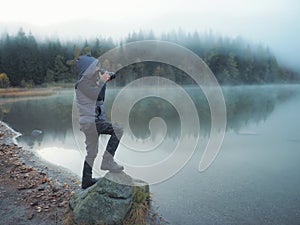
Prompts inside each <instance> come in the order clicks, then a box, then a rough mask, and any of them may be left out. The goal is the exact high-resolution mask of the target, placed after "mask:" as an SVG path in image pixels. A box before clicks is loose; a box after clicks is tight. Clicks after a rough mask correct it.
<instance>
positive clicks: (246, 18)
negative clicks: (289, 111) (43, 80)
mask: <svg viewBox="0 0 300 225" xmlns="http://www.w3.org/2000/svg"><path fill="white" fill-rule="evenodd" d="M299 21H300V1H298V0H151V1H143V0H127V1H124V0H105V1H103V0H89V1H73V2H70V1H65V0H51V1H42V0H26V1H22V0H8V1H5V2H4V0H2V2H1V13H0V32H3V31H5V32H9V33H13V32H17V31H18V30H19V28H20V27H23V29H24V31H25V32H29V31H31V32H32V33H33V34H34V35H44V36H46V37H54V36H55V37H59V38H66V39H77V38H89V37H96V36H100V35H101V36H102V37H112V38H113V39H115V40H116V39H119V38H124V37H126V36H127V35H128V34H129V33H130V32H133V31H136V32H138V31H139V30H146V31H147V30H153V31H154V33H155V34H158V35H159V34H160V33H162V32H168V31H171V30H177V29H179V28H180V29H182V30H184V31H186V32H194V31H198V32H200V33H202V32H208V31H213V32H214V33H216V34H220V35H222V36H226V37H232V38H234V37H237V36H242V37H243V38H244V39H246V40H249V41H252V42H254V43H262V44H264V45H267V46H269V47H270V48H271V50H272V51H273V52H274V53H275V54H276V56H277V58H278V60H279V61H280V62H283V63H285V64H287V65H288V66H291V67H293V68H296V69H299V71H300V57H299V56H298V53H299V52H300V44H299V40H300V22H299Z"/></svg>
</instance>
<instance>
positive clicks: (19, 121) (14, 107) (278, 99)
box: [0, 85, 300, 224]
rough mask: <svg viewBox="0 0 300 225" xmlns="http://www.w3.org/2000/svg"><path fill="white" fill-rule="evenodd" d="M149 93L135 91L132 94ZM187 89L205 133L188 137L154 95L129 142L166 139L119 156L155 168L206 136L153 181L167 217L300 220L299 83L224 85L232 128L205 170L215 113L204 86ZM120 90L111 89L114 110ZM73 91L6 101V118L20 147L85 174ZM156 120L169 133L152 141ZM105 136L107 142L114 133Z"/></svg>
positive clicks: (141, 109)
mask: <svg viewBox="0 0 300 225" xmlns="http://www.w3.org/2000/svg"><path fill="white" fill-rule="evenodd" d="M142 90H143V89H142V88H141V89H135V90H131V91H132V93H131V94H132V96H134V95H138V94H139V93H140V92H141V91H142ZM186 90H187V92H188V93H189V95H190V96H191V98H192V100H193V102H194V103H195V105H196V107H197V112H198V115H199V119H200V124H201V130H200V131H199V132H198V133H195V132H193V130H192V129H191V131H190V132H185V133H184V134H181V133H180V130H181V127H182V124H181V123H180V118H179V117H180V116H179V114H178V112H177V111H176V109H175V107H174V106H173V105H172V104H170V103H169V102H168V101H166V100H162V99H159V98H157V97H148V98H145V99H143V100H141V101H139V102H137V103H136V104H135V105H134V107H133V108H132V109H131V111H130V116H129V124H130V129H131V130H132V133H133V135H127V137H126V140H127V142H130V141H131V142H132V143H138V144H139V146H143V144H144V146H145V149H146V148H147V147H149V146H147V145H149V143H150V142H151V140H152V141H153V142H154V141H156V139H159V138H160V136H161V135H164V140H163V144H161V145H159V146H158V147H156V148H155V149H154V150H155V151H151V152H149V155H147V157H144V156H145V155H144V153H143V154H139V153H135V155H134V157H132V154H133V153H132V150H130V149H129V148H128V147H127V146H126V145H121V146H120V148H119V150H118V153H117V158H118V160H120V161H122V162H123V163H124V164H136V165H148V164H151V163H155V162H156V161H157V160H161V159H162V158H164V157H167V156H168V154H170V152H172V149H174V148H175V147H176V142H177V141H178V139H179V137H180V135H183V136H184V138H186V139H187V140H193V139H195V138H197V137H199V144H198V145H197V148H196V151H195V154H194V155H193V157H192V158H191V160H190V161H189V162H188V163H187V164H186V165H185V166H184V168H183V169H182V170H180V171H179V172H178V173H177V174H176V175H174V176H172V177H171V178H169V179H167V180H166V181H164V182H160V183H158V184H155V185H152V186H151V191H152V193H153V200H154V204H155V206H157V207H159V211H160V212H161V213H162V214H163V216H164V217H165V218H166V219H167V220H168V221H169V222H170V223H171V224H300V176H299V175H300V174H299V173H300V120H299V112H300V95H299V94H300V86H297V85H280V86H279V85H277V86H259V87H256V86H251V87H225V88H223V92H224V96H225V100H226V106H227V109H226V110H227V130H226V134H225V138H224V142H223V144H222V147H221V149H220V153H219V155H218V157H217V158H216V160H215V161H214V162H213V164H212V165H211V166H210V167H209V168H208V170H206V171H204V172H202V173H200V172H199V171H198V165H199V161H200V159H201V155H202V154H203V151H204V148H205V145H206V144H207V142H208V140H209V131H210V111H209V106H208V104H207V102H206V100H205V97H204V96H203V94H202V93H201V91H200V90H198V89H197V88H193V87H189V88H187V89H186ZM153 91H154V92H155V91H157V90H153ZM117 93H118V90H109V89H108V96H107V102H106V104H107V108H108V109H110V108H111V106H112V102H113V100H114V98H115V96H116V94H117ZM166 93H169V94H171V93H172V95H174V92H170V91H166V92H165V94H166ZM73 94H74V93H73V90H66V91H61V92H60V93H58V94H56V95H53V96H51V97H45V98H35V99H24V100H20V101H15V100H13V101H11V100H7V99H2V100H1V102H0V103H1V108H0V109H1V111H0V116H1V120H3V121H4V122H6V123H8V124H9V125H10V126H11V127H12V128H14V129H15V130H16V131H18V132H20V133H22V134H23V135H22V136H21V137H19V138H18V141H19V143H20V144H21V145H23V146H25V147H26V148H27V149H29V150H30V149H31V150H33V151H34V152H36V153H37V154H38V155H39V156H41V157H42V158H43V159H46V160H48V161H50V162H51V163H54V164H57V165H59V166H62V167H65V168H67V169H69V170H71V171H73V172H74V173H75V174H77V175H79V176H80V175H81V169H82V163H83V158H84V154H85V153H84V151H83V150H82V147H83V143H78V139H79V142H80V138H76V139H75V138H74V133H73V128H72V117H71V114H72V103H73ZM175 95H176V93H175ZM130 98H131V95H130V96H128V99H130ZM176 99H179V100H180V96H178V97H176ZM108 113H110V110H108ZM153 117H161V118H162V119H163V120H164V121H165V125H166V127H167V130H166V133H164V132H161V131H157V132H156V134H155V135H153V136H151V138H152V139H150V141H149V135H151V132H150V130H149V121H150V120H151V118H153ZM125 128H126V129H128V128H127V127H125ZM37 130H38V131H41V132H42V133H41V134H40V133H39V132H38V131H37ZM145 138H146V139H147V138H148V139H147V140H146V139H145ZM145 140H146V141H145ZM101 141H102V142H103V143H105V142H106V141H107V138H106V137H102V138H101ZM150 144H151V143H150ZM101 147H102V146H100V148H101ZM184 153H185V152H184V151H183V152H182V153H181V154H184ZM98 161H99V159H98ZM95 166H98V165H97V163H96V165H95ZM127 172H128V171H127ZM129 174H130V173H129Z"/></svg>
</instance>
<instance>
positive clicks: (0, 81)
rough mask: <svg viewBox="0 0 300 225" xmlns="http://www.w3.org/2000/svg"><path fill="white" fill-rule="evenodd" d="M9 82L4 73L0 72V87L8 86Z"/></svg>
mask: <svg viewBox="0 0 300 225" xmlns="http://www.w3.org/2000/svg"><path fill="white" fill-rule="evenodd" d="M9 84H10V81H9V78H8V76H7V74H6V73H0V88H8V87H9Z"/></svg>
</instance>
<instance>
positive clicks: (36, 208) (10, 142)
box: [0, 121, 80, 225]
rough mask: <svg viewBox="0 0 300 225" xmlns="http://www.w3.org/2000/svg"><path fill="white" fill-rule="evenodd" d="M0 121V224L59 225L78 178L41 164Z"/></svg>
mask: <svg viewBox="0 0 300 225" xmlns="http://www.w3.org/2000/svg"><path fill="white" fill-rule="evenodd" d="M18 135H19V134H18V133H16V132H15V131H14V130H12V129H11V128H9V127H8V126H7V125H6V124H5V123H3V122H1V121H0V218H1V219H0V224H5V225H16V224H18V225H23V224H28V225H33V224H39V225H51V224H55V225H57V224H62V223H63V218H64V213H65V211H66V209H67V206H68V200H69V198H70V196H71V195H72V194H73V193H74V191H75V190H77V189H79V188H80V181H79V180H78V179H79V178H78V177H76V176H75V175H73V174H71V173H68V172H67V171H65V170H62V169H60V168H58V167H56V166H52V165H50V164H48V163H46V162H43V161H41V160H40V159H39V158H37V157H36V156H35V155H34V154H33V153H32V152H30V151H28V150H24V149H23V148H22V147H20V146H18V145H17V144H16V142H15V138H16V137H17V136H18Z"/></svg>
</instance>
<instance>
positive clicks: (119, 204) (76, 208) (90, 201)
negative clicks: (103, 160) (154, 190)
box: [69, 172, 149, 225]
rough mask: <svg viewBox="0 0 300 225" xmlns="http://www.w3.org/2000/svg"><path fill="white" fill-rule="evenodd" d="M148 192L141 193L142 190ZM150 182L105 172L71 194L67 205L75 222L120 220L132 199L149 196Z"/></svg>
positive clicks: (117, 221) (126, 211)
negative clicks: (84, 187) (85, 187)
mask: <svg viewBox="0 0 300 225" xmlns="http://www.w3.org/2000/svg"><path fill="white" fill-rule="evenodd" d="M145 191H146V192H147V194H143V193H142V192H145ZM148 192H149V185H147V184H146V183H145V182H143V181H140V180H134V179H132V178H131V177H130V176H128V175H127V174H126V173H124V172H121V173H112V172H108V173H107V174H106V175H105V176H104V177H103V178H100V179H99V180H98V181H97V183H96V184H95V185H93V186H91V187H89V188H87V189H85V190H79V191H77V192H75V193H74V195H73V196H72V197H71V199H70V202H69V206H70V210H71V212H72V220H73V223H74V224H94V225H96V224H97V225H102V224H103V225H104V224H105V225H113V224H122V221H124V219H125V218H126V215H127V214H128V213H129V212H130V210H131V206H132V203H133V201H135V200H138V201H139V202H140V201H143V200H145V198H146V197H147V196H149V193H148Z"/></svg>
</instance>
